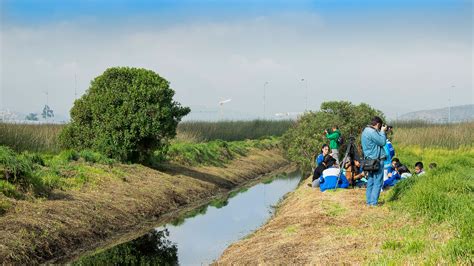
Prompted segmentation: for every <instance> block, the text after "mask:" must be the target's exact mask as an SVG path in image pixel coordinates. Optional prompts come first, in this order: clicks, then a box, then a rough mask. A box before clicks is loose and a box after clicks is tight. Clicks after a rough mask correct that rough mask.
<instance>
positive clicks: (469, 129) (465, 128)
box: [392, 122, 474, 149]
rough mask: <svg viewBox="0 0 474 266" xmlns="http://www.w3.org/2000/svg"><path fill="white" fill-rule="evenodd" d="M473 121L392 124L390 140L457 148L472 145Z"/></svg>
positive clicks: (473, 139)
mask: <svg viewBox="0 0 474 266" xmlns="http://www.w3.org/2000/svg"><path fill="white" fill-rule="evenodd" d="M473 131H474V122H468V123H458V124H427V123H422V122H410V123H400V124H395V125H394V135H393V139H392V141H393V142H394V143H396V144H402V145H416V146H419V147H440V148H447V149H457V148H459V147H463V146H466V147H472V146H473V145H474V134H473Z"/></svg>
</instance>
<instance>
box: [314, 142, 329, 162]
mask: <svg viewBox="0 0 474 266" xmlns="http://www.w3.org/2000/svg"><path fill="white" fill-rule="evenodd" d="M327 154H329V145H327V144H323V146H322V147H321V153H320V154H319V155H318V157H317V158H316V167H318V166H319V165H320V164H321V163H322V162H323V160H324V156H326V155H327Z"/></svg>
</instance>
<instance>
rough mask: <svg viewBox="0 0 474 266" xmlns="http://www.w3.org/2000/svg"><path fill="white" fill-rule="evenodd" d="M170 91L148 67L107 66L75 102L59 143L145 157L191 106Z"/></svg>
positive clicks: (120, 157) (169, 135) (166, 137)
mask: <svg viewBox="0 0 474 266" xmlns="http://www.w3.org/2000/svg"><path fill="white" fill-rule="evenodd" d="M173 96H174V90H173V89H171V88H170V86H169V82H168V81H167V80H166V79H164V78H162V77H160V76H159V75H158V74H157V73H155V72H153V71H151V70H147V69H142V68H129V67H114V68H109V69H107V70H106V71H105V72H104V73H103V74H102V75H100V76H98V77H96V78H95V79H94V80H93V81H92V82H91V85H90V87H89V89H88V90H87V91H86V93H85V94H84V95H83V96H82V97H81V98H80V99H77V100H76V101H75V102H74V106H73V108H72V109H71V122H70V123H69V124H68V125H67V126H66V128H65V129H64V130H63V131H62V133H61V136H60V141H61V144H62V146H63V147H64V148H73V149H92V150H96V151H98V152H101V153H103V154H104V155H107V156H109V157H111V158H115V159H118V160H120V161H129V162H145V161H147V160H148V159H149V158H150V156H151V155H152V154H153V152H154V151H157V150H159V151H165V150H166V147H167V145H168V144H167V143H168V141H169V139H170V138H173V137H174V136H175V135H176V127H177V125H178V123H179V121H181V119H182V117H183V116H185V115H186V114H188V113H189V112H190V109H189V108H188V107H182V106H181V105H180V104H179V103H178V102H176V101H174V100H173Z"/></svg>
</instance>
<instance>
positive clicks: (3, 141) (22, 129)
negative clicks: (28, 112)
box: [0, 123, 64, 153]
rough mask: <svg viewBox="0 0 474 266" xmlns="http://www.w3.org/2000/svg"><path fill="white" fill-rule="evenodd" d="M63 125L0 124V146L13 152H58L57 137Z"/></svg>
mask: <svg viewBox="0 0 474 266" xmlns="http://www.w3.org/2000/svg"><path fill="white" fill-rule="evenodd" d="M63 127H64V126H63V125H52V124H38V125H29V124H10V123H0V145H4V146H9V147H10V148H12V149H13V150H15V151H18V152H21V151H34V152H53V153H55V152H59V150H60V149H59V145H58V141H57V140H58V136H59V133H60V132H61V130H62V128H63Z"/></svg>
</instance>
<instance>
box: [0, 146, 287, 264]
mask: <svg viewBox="0 0 474 266" xmlns="http://www.w3.org/2000/svg"><path fill="white" fill-rule="evenodd" d="M230 145H231V144H230ZM9 153H10V155H11V156H13V157H14V159H12V160H13V161H14V160H20V159H19V158H22V157H23V156H25V155H24V154H15V153H13V152H12V151H9ZM43 156H46V157H42V156H40V157H41V159H42V160H43V162H41V161H40V160H39V159H38V160H36V161H35V162H32V161H30V162H29V163H31V164H33V166H32V170H31V172H27V171H24V172H21V173H20V172H18V174H21V175H18V176H17V178H18V179H17V181H18V180H20V179H21V178H23V177H26V176H30V175H27V174H28V173H30V174H32V175H31V176H35V177H38V178H39V181H40V184H41V185H42V186H46V185H47V184H50V186H49V187H48V190H47V191H46V192H47V193H42V194H37V193H35V192H34V189H33V187H34V185H33V184H29V185H24V184H23V183H15V182H13V181H12V180H9V181H8V183H10V181H11V182H12V184H13V185H14V186H15V187H14V190H15V191H16V192H17V193H18V194H19V196H18V195H16V196H14V195H8V197H7V196H6V195H7V194H8V193H7V194H4V193H0V200H1V204H2V205H3V206H4V208H3V209H4V213H3V214H2V215H0V243H2V245H0V263H6V264H9V263H15V264H31V263H33V264H35V263H39V262H45V261H48V260H51V259H53V258H58V257H67V258H71V256H75V255H78V254H79V253H82V252H84V251H87V250H90V249H91V248H97V247H100V246H102V245H105V244H107V243H111V242H115V241H119V239H122V237H121V236H123V234H131V233H133V232H134V230H136V229H137V226H139V225H146V227H147V230H148V229H149V228H151V227H152V226H156V225H157V224H161V223H162V222H171V221H173V220H174V219H175V218H177V217H179V216H180V215H181V212H182V211H186V212H188V211H190V210H192V209H193V208H196V207H198V206H201V205H202V204H203V203H205V202H207V201H210V200H211V199H212V197H213V196H216V195H218V194H220V193H225V192H226V191H229V190H230V189H232V188H235V187H236V186H239V185H242V184H245V183H247V182H252V180H254V179H255V178H256V177H258V176H259V175H262V174H264V173H268V172H271V171H273V170H275V169H278V168H280V167H282V166H286V165H288V162H287V161H286V160H285V159H284V158H283V157H282V156H281V154H280V152H279V150H278V149H271V148H268V149H267V148H262V149H259V148H256V144H253V147H252V148H249V149H248V150H247V151H246V153H245V156H240V155H235V156H234V157H233V159H232V160H228V161H226V162H222V163H225V167H222V164H220V165H219V166H212V165H211V164H210V163H207V162H202V163H199V164H197V166H196V167H187V166H183V165H179V164H176V163H173V162H169V163H166V164H164V165H162V169H161V170H160V171H157V170H155V169H152V168H148V167H145V166H141V165H124V164H120V163H116V162H113V161H108V160H107V159H105V158H102V157H100V156H99V155H97V156H96V154H95V155H94V154H93V153H92V154H84V153H83V152H82V153H76V152H72V151H68V152H62V153H60V154H58V155H43ZM104 160H105V161H104ZM30 166H31V165H30ZM28 171H30V170H28ZM40 173H41V174H40ZM51 176H54V178H52V177H51ZM20 177H21V178H20ZM51 180H53V181H51ZM3 181H5V180H3ZM3 184H5V182H4V183H3ZM150 221H152V223H153V224H150Z"/></svg>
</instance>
